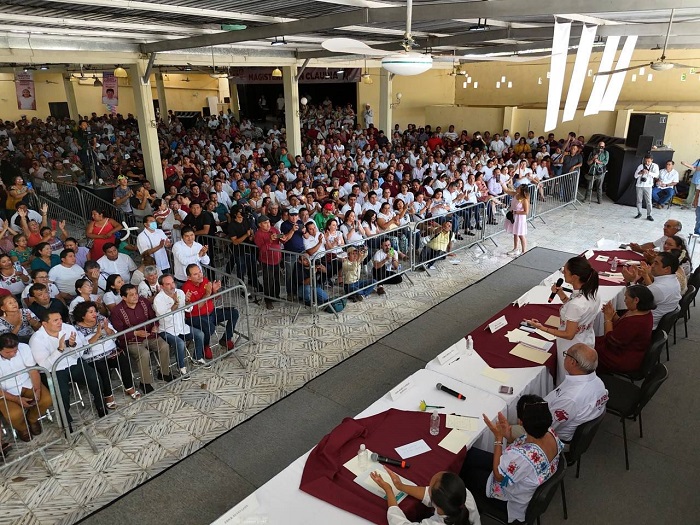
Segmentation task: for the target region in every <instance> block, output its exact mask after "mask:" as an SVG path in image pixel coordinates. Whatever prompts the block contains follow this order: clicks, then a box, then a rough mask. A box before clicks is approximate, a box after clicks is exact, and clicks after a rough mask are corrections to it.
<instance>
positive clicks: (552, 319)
mask: <svg viewBox="0 0 700 525" xmlns="http://www.w3.org/2000/svg"><path fill="white" fill-rule="evenodd" d="M544 324H545V326H551V327H552V328H559V325H560V324H561V319H559V316H558V315H550V316H549V317H548V318H547V320H546V321H545V322H544Z"/></svg>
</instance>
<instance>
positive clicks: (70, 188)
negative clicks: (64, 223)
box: [34, 179, 89, 217]
mask: <svg viewBox="0 0 700 525" xmlns="http://www.w3.org/2000/svg"><path fill="white" fill-rule="evenodd" d="M34 180H35V183H34V186H35V191H36V193H37V194H38V195H41V196H43V197H45V198H46V199H48V200H49V201H51V202H54V203H55V204H57V205H59V206H60V207H61V208H62V209H65V210H71V211H73V212H74V213H76V214H79V215H81V216H83V217H88V215H87V213H89V212H86V210H85V206H84V203H83V198H82V193H83V192H81V191H80V188H78V186H76V185H75V184H66V183H65V182H49V181H46V180H41V181H38V180H37V179H34Z"/></svg>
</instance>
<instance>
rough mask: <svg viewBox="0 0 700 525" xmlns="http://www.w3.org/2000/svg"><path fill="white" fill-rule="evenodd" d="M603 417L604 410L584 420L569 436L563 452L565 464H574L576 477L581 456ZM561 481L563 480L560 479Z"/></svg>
mask: <svg viewBox="0 0 700 525" xmlns="http://www.w3.org/2000/svg"><path fill="white" fill-rule="evenodd" d="M603 418H605V412H603V413H602V414H601V415H599V416H598V417H597V418H595V419H592V420H591V421H586V422H585V423H582V424H580V425H579V426H578V427H576V432H574V437H573V438H571V443H569V450H568V451H567V452H565V453H564V457H565V458H566V465H567V466H569V467H573V466H574V464H575V465H576V477H577V478H578V476H579V473H580V472H581V456H583V454H584V453H585V452H586V451H587V450H588V447H590V446H591V443H592V442H593V438H594V437H595V435H596V434H597V433H598V429H599V428H600V424H601V423H602V422H603ZM562 483H563V481H562Z"/></svg>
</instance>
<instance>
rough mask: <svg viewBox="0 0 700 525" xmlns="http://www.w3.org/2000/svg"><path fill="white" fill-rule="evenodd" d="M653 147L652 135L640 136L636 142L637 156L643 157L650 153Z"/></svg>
mask: <svg viewBox="0 0 700 525" xmlns="http://www.w3.org/2000/svg"><path fill="white" fill-rule="evenodd" d="M653 145H654V137H653V136H652V135H640V136H639V140H638V141H637V156H638V157H644V156H645V155H647V154H648V153H649V152H650V151H651V147H652V146H653Z"/></svg>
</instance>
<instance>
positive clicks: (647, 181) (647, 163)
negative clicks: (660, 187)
mask: <svg viewBox="0 0 700 525" xmlns="http://www.w3.org/2000/svg"><path fill="white" fill-rule="evenodd" d="M634 178H635V180H636V181H637V216H636V217H635V219H639V218H640V217H641V216H642V200H644V204H645V205H646V208H647V220H649V221H653V220H654V218H653V217H652V216H651V189H652V188H653V187H654V181H655V180H656V179H658V178H659V166H658V164H656V163H654V161H653V159H652V157H651V155H647V156H645V157H644V162H642V163H641V164H640V165H639V166H637V169H636V171H635V172H634Z"/></svg>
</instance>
